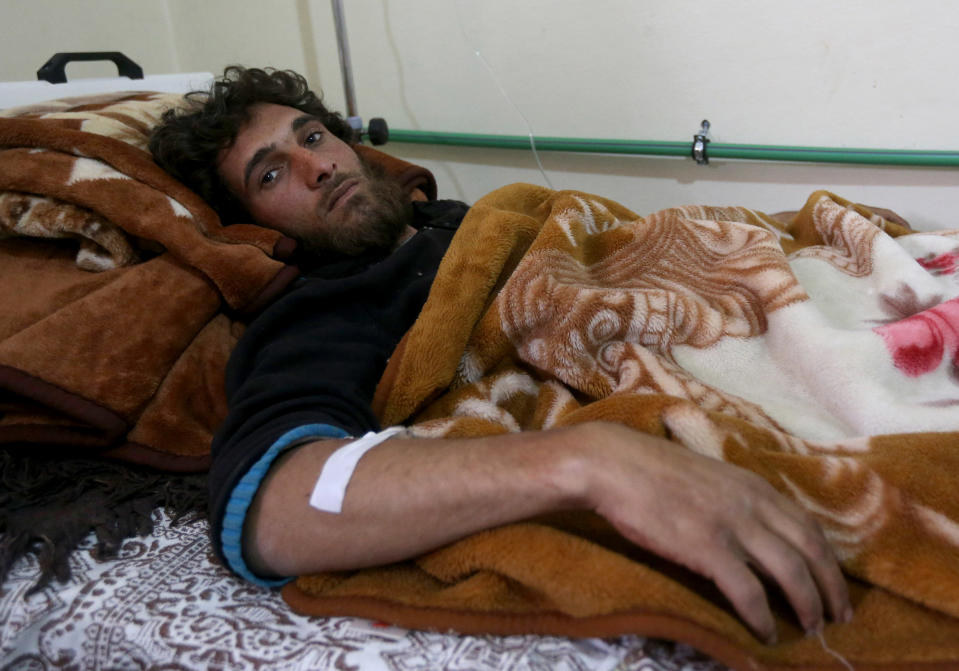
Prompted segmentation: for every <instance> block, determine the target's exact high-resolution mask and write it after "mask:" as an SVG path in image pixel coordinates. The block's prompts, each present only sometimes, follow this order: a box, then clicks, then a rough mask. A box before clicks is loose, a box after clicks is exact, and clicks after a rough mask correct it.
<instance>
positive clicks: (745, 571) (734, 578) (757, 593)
mask: <svg viewBox="0 0 959 671" xmlns="http://www.w3.org/2000/svg"><path fill="white" fill-rule="evenodd" d="M705 574H706V575H707V576H708V577H709V578H711V579H712V581H713V582H714V583H716V587H718V588H719V591H721V592H722V593H723V594H724V595H725V596H726V598H727V599H729V602H730V603H731V604H732V605H733V608H734V609H735V610H736V612H737V613H739V616H740V617H741V618H742V619H743V620H744V621H745V622H746V624H748V625H749V626H750V627H751V628H752V630H753V631H754V632H756V634H758V635H759V637H760V638H762V639H763V640H764V641H766V643H768V644H770V645H772V644H774V643H776V640H777V639H776V621H775V620H774V619H773V613H772V610H770V608H769V599H768V598H767V597H766V590H764V589H763V585H762V583H761V582H760V581H759V578H757V577H756V574H755V573H753V572H752V571H751V570H749V567H748V566H747V565H746V562H745V561H744V560H743V559H740V558H739V557H736V556H735V555H734V554H733V553H731V552H729V553H723V554H721V555H714V556H713V558H712V561H711V562H710V567H709V569H708V570H707V571H705Z"/></svg>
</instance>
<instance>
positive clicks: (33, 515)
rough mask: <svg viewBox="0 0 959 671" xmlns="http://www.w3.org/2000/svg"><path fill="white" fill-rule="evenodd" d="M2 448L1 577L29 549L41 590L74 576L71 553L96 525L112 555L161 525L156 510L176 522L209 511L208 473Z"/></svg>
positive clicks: (101, 548)
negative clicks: (35, 561)
mask: <svg viewBox="0 0 959 671" xmlns="http://www.w3.org/2000/svg"><path fill="white" fill-rule="evenodd" d="M32 452H33V455H31V454H27V453H26V452H25V451H18V450H9V449H3V450H0V583H2V581H3V580H4V579H5V578H6V576H7V573H8V572H9V571H10V569H11V568H12V566H13V564H14V563H15V562H16V561H17V560H18V559H20V558H21V557H23V556H26V555H29V554H33V555H36V557H37V559H38V561H39V563H40V568H41V574H40V577H39V579H38V581H37V584H36V585H35V586H34V587H33V590H34V591H35V590H38V589H42V588H43V587H45V586H46V585H48V584H49V583H50V581H51V580H52V579H54V578H56V579H57V580H58V581H61V582H63V581H66V580H68V579H69V577H70V565H69V562H68V556H69V554H70V552H71V551H72V550H74V549H75V548H76V547H77V545H78V544H79V543H80V541H82V540H83V539H84V538H85V537H86V536H87V535H88V534H89V533H90V532H93V533H95V534H96V546H95V548H94V553H95V555H96V556H97V557H101V558H109V557H113V556H115V555H116V554H117V552H118V551H119V549H120V547H121V546H122V544H123V542H124V541H125V540H126V539H128V538H132V537H134V536H144V535H148V534H150V533H151V532H152V530H153V517H152V512H153V510H154V509H156V508H165V509H166V511H167V512H168V514H170V516H171V517H172V518H173V519H174V523H176V522H182V521H185V520H187V519H194V518H195V517H196V516H202V515H205V514H206V502H207V493H206V475H205V474H182V473H160V472H157V471H156V470H152V469H148V468H144V467H139V466H134V465H129V464H123V463H119V462H112V461H105V460H94V459H70V458H64V457H62V456H56V455H47V456H45V457H43V458H39V457H36V456H34V455H35V454H36V450H33V451H32Z"/></svg>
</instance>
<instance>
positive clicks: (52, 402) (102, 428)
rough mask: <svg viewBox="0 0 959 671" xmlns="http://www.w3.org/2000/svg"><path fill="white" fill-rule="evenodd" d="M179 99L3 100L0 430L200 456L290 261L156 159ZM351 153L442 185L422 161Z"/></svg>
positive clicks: (22, 436) (80, 446) (78, 449)
mask: <svg viewBox="0 0 959 671" xmlns="http://www.w3.org/2000/svg"><path fill="white" fill-rule="evenodd" d="M184 104H186V103H185V102H184V98H183V97H182V96H180V95H176V94H158V93H136V92H134V93H129V92H128V93H120V94H106V95H98V96H91V97H85V98H74V99H65V100H61V101H53V102H50V103H43V104H41V105H35V106H29V107H24V108H18V109H14V110H7V111H5V112H3V114H2V115H0V305H2V306H3V319H2V320H0V445H4V444H28V445H32V446H34V448H35V449H37V450H41V449H46V448H48V447H50V446H66V447H69V448H70V449H71V450H73V451H74V452H75V455H74V456H81V455H83V454H93V453H97V454H107V455H109V456H112V457H117V458H121V459H126V460H129V461H135V462H141V463H145V464H148V465H151V466H155V467H158V468H162V469H167V470H191V471H196V470H203V469H205V467H206V466H207V465H208V462H209V447H210V441H211V438H212V434H213V431H214V430H215V429H216V427H217V426H218V425H219V424H220V422H221V421H222V420H223V418H224V417H225V414H226V401H225V395H224V392H223V373H224V369H225V366H226V361H227V358H228V356H229V353H230V351H231V349H232V348H233V346H234V344H235V343H236V340H237V338H238V337H239V334H240V332H241V330H242V323H243V318H244V317H247V316H249V315H252V314H255V313H256V312H257V310H259V309H260V308H261V307H262V306H264V305H265V304H267V303H268V302H269V301H270V300H271V299H272V298H273V297H274V296H276V295H277V294H278V293H279V292H280V291H282V290H283V289H284V288H285V287H286V286H287V285H288V284H289V282H290V281H292V280H293V279H294V278H295V277H296V276H297V275H298V271H297V269H296V268H295V267H293V266H292V265H289V264H288V262H287V261H288V259H289V258H290V254H291V252H292V251H293V249H294V246H295V245H294V243H293V241H292V240H290V239H289V238H286V237H284V236H282V235H281V234H280V233H278V232H277V231H274V230H270V229H266V228H261V227H259V226H253V225H248V224H234V225H231V226H223V225H221V223H220V221H219V219H218V218H217V216H216V214H215V213H214V212H213V210H212V209H210V207H209V206H208V205H206V203H204V202H203V201H202V200H201V199H200V198H199V197H198V196H197V195H196V194H194V193H193V192H192V191H190V190H189V189H187V188H186V187H184V186H183V185H182V184H180V183H179V182H177V181H176V180H174V179H173V178H171V177H170V176H169V175H167V174H166V172H164V171H163V170H161V169H160V168H159V167H158V166H157V165H156V164H155V163H154V162H153V160H152V158H151V156H150V154H149V153H148V152H147V151H146V146H147V140H148V137H149V132H150V129H151V128H152V127H153V125H154V124H155V123H156V122H157V120H158V119H159V118H160V116H161V115H162V113H163V111H165V110H166V109H169V108H171V107H174V106H178V105H184ZM358 151H360V152H362V153H363V154H364V155H365V156H366V157H367V158H368V159H369V160H372V161H374V162H379V163H381V164H382V165H383V167H384V168H385V169H386V171H387V173H388V174H390V175H392V176H393V177H395V178H396V179H398V180H399V181H400V183H401V184H402V185H403V186H404V187H405V188H407V189H408V190H409V191H410V192H411V193H413V192H415V193H414V197H417V196H416V194H418V195H419V197H435V193H436V184H435V181H433V178H432V175H430V174H429V172H428V171H426V170H424V169H422V168H419V167H417V166H413V165H411V164H409V163H406V162H405V161H401V160H399V159H394V158H392V157H389V156H387V155H386V154H383V153H381V152H378V151H376V150H373V149H370V148H367V147H360V148H358ZM77 241H79V243H78V242H77ZM90 271H98V272H90Z"/></svg>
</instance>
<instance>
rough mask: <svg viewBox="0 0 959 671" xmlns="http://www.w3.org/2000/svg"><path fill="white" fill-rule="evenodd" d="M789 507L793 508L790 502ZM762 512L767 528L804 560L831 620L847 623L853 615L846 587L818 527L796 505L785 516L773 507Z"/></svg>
mask: <svg viewBox="0 0 959 671" xmlns="http://www.w3.org/2000/svg"><path fill="white" fill-rule="evenodd" d="M789 505H793V504H792V502H791V501H790V502H789ZM763 513H764V515H765V516H766V519H767V524H768V526H769V527H770V528H771V529H773V530H774V531H775V532H776V533H777V534H779V535H780V536H781V537H782V538H783V539H785V540H786V541H787V542H788V543H789V544H790V545H792V546H793V547H794V548H796V550H797V551H798V552H799V553H800V554H801V555H802V556H803V557H804V558H805V560H806V565H807V566H808V567H809V570H810V572H811V573H812V576H813V579H814V580H815V581H816V584H817V585H819V591H820V594H822V596H823V597H824V600H825V602H826V605H827V607H828V608H829V613H830V615H831V616H832V619H833V620H835V621H836V622H847V621H848V620H849V618H850V616H851V615H852V607H851V606H850V603H849V588H848V585H847V584H846V579H845V578H844V577H843V574H842V570H841V569H840V567H839V562H838V561H837V560H836V555H835V553H834V552H833V551H832V548H831V547H830V546H829V542H828V541H827V540H826V537H825V536H824V535H823V533H822V530H821V529H820V528H819V525H818V524H816V522H815V520H813V519H812V517H811V516H809V515H808V514H807V513H806V512H805V511H803V510H802V509H801V508H799V507H798V506H795V511H788V512H786V513H784V511H782V510H781V509H779V508H778V507H776V506H770V507H769V509H768V510H764V511H763Z"/></svg>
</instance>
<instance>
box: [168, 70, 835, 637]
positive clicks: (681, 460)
mask: <svg viewBox="0 0 959 671" xmlns="http://www.w3.org/2000/svg"><path fill="white" fill-rule="evenodd" d="M200 99H201V100H204V101H205V102H204V104H203V105H202V107H199V108H197V109H195V110H192V111H189V112H181V113H180V115H179V116H178V115H176V114H175V113H173V112H171V113H168V114H167V116H166V117H165V118H164V121H163V123H162V124H161V125H160V126H159V127H158V128H157V129H156V130H155V132H154V135H153V137H152V139H151V143H150V148H151V151H152V152H153V154H154V156H155V158H156V160H157V162H158V163H159V164H160V165H161V166H163V167H164V168H165V169H166V170H168V171H169V172H170V173H171V174H173V175H174V176H175V177H177V178H178V179H179V180H181V181H182V182H184V183H185V184H186V185H187V186H189V187H191V188H193V189H194V190H195V191H196V192H197V193H199V194H200V195H201V196H203V197H204V198H205V199H206V200H207V201H208V202H209V203H210V204H211V205H213V207H214V208H215V209H216V210H217V211H218V213H219V214H220V216H221V218H222V219H223V221H224V222H234V221H242V220H247V221H249V220H252V221H254V222H256V223H258V224H260V225H263V226H268V227H272V228H275V229H277V230H278V231H280V232H282V233H284V234H286V235H288V236H290V237H293V238H295V239H297V240H298V241H299V242H300V244H301V247H302V248H303V249H305V250H307V252H308V253H309V255H310V258H311V262H310V264H309V265H308V266H307V267H306V268H305V270H304V273H303V276H302V277H301V278H300V279H299V280H298V282H297V283H296V284H295V285H294V287H293V288H292V289H291V290H290V291H289V292H288V293H287V294H286V295H285V296H283V297H282V298H281V299H279V300H278V301H277V302H276V303H275V304H274V305H272V306H271V307H270V308H268V309H267V310H265V311H264V312H263V313H262V314H261V315H260V316H258V317H257V318H256V319H255V320H254V321H253V322H252V324H251V325H250V327H249V328H248V329H247V331H246V333H245V335H244V337H243V338H242V340H241V342H240V344H239V345H238V347H237V348H236V350H235V352H234V354H233V357H232V359H231V362H230V365H229V368H228V371H227V381H226V383H227V392H228V396H229V399H230V411H229V416H228V418H227V420H226V422H225V424H224V425H223V426H222V428H221V429H220V431H219V433H218V435H217V436H216V439H215V441H214V445H213V465H212V468H211V472H210V492H211V523H212V526H213V538H214V543H215V545H216V546H217V550H218V552H219V553H220V556H221V557H222V558H223V559H224V560H225V562H226V563H227V564H228V565H229V566H230V567H231V568H232V569H233V570H234V571H236V572H237V573H239V574H240V575H242V576H244V577H245V578H247V579H249V580H251V581H255V582H257V583H260V584H265V585H278V584H281V583H282V582H284V579H285V577H286V576H296V575H302V574H308V573H316V572H321V571H330V570H345V569H357V568H363V567H367V566H374V565H379V564H385V563H389V562H395V561H399V560H403V559H406V558H409V557H413V556H416V555H419V554H422V553H424V552H427V551H430V550H432V549H435V548H437V547H439V546H442V545H444V544H447V543H450V542H452V541H455V540H457V539H460V538H463V537H465V536H467V535H469V534H472V533H475V532H478V531H481V530H484V529H488V528H492V527H495V526H499V525H503V524H506V523H510V522H514V521H519V520H524V519H528V518H530V517H533V516H536V515H539V514H544V513H550V512H555V511H561V510H573V509H583V510H592V511H596V512H597V513H599V514H600V515H602V516H603V517H605V518H606V519H607V520H608V521H609V522H610V523H612V524H613V525H614V526H615V527H616V529H617V530H618V531H619V532H620V533H621V534H622V535H623V536H625V537H626V538H628V539H630V540H631V541H632V542H634V543H636V544H638V545H640V546H642V547H644V548H646V549H647V550H650V551H652V552H654V553H657V554H660V555H662V556H664V557H666V558H667V559H670V560H672V561H675V562H678V563H680V564H683V565H685V566H686V567H688V568H690V569H692V570H693V571H696V572H698V573H700V574H702V575H704V576H706V577H708V578H709V579H711V580H713V581H714V582H715V584H716V585H717V586H718V588H719V589H720V590H721V591H722V592H723V594H725V596H726V597H727V598H728V599H729V601H730V602H731V603H732V604H733V606H734V607H735V609H736V610H737V612H738V613H739V614H740V616H741V617H742V618H743V619H744V620H745V621H746V622H747V623H748V624H749V625H750V626H751V627H752V628H753V629H754V630H755V631H756V632H757V633H758V634H759V635H760V636H762V637H764V638H765V639H767V640H770V641H772V640H773V639H774V636H775V625H774V620H773V616H772V612H771V609H770V606H769V602H768V599H767V596H766V593H765V590H764V587H763V584H762V582H761V580H760V577H759V576H763V577H764V578H767V579H770V580H772V581H773V582H774V583H776V584H778V586H779V587H780V588H781V589H782V591H783V593H784V594H785V595H786V597H787V599H788V601H789V602H790V603H791V605H792V608H793V609H794V610H795V612H796V615H797V617H798V620H799V623H800V624H801V626H802V627H804V628H805V629H806V630H807V631H810V632H812V631H817V630H818V629H819V628H821V627H822V626H823V623H824V620H825V619H826V618H832V619H833V620H836V621H840V622H845V621H848V620H849V619H850V618H851V616H852V611H851V606H850V602H849V599H848V596H847V591H846V584H845V582H844V579H843V577H842V575H841V573H840V569H839V566H838V564H837V561H836V558H835V557H834V556H833V553H832V551H831V549H830V548H829V546H828V545H827V542H826V540H825V538H824V536H823V534H822V532H821V530H820V529H819V528H818V526H817V525H816V523H815V522H814V521H813V519H812V518H811V517H810V516H809V515H808V514H807V513H806V512H805V511H803V510H802V509H800V508H799V507H798V506H797V505H795V504H794V503H792V502H791V501H790V500H788V499H787V498H785V497H784V496H782V495H781V494H779V493H778V492H777V491H776V490H775V489H774V488H773V487H772V486H771V485H769V484H768V483H767V482H766V481H765V480H763V479H761V478H760V477H758V476H756V475H754V474H753V473H751V472H748V471H746V470H743V469H741V468H739V467H737V466H734V465H731V464H728V463H724V462H722V461H719V460H715V459H711V458H708V457H705V456H701V455H698V454H696V453H694V452H692V451H690V450H686V449H676V446H675V445H674V444H672V443H671V442H669V441H667V440H665V439H663V438H659V437H656V436H653V435H649V434H644V433H640V432H637V431H635V430H633V429H630V428H627V427H626V426H623V425H620V424H615V423H607V422H591V423H585V424H580V425H576V426H570V427H564V428H559V429H551V430H544V431H528V432H519V433H512V434H507V435H499V436H493V437H484V438H470V439H458V440H450V439H418V438H408V439H403V440H399V439H397V437H395V436H394V433H396V432H397V431H400V430H399V429H388V430H386V431H380V428H381V427H380V426H379V425H378V422H377V420H376V418H375V416H374V413H373V411H372V409H371V407H370V404H371V400H372V396H373V390H374V389H375V387H376V385H377V382H378V380H379V379H380V377H381V375H382V373H383V371H384V368H385V366H386V363H387V360H388V359H389V357H390V355H391V353H392V352H393V350H394V348H395V347H396V345H397V343H398V342H399V341H400V339H401V337H402V336H403V335H404V333H405V332H406V331H407V330H408V329H409V328H410V326H411V325H412V324H413V322H414V320H415V319H416V318H417V315H418V314H419V312H420V310H421V308H422V306H423V304H424V302H425V301H426V297H427V294H428V292H429V289H430V285H431V282H432V280H433V277H434V275H435V273H436V270H437V266H438V264H439V262H440V260H441V259H442V258H443V255H444V253H445V252H446V249H447V246H448V245H449V244H450V241H451V239H452V237H453V234H454V232H455V231H456V229H457V226H458V225H459V223H460V221H461V219H462V218H463V216H464V215H465V213H466V211H467V206H466V205H464V204H463V203H460V202H455V201H443V200H440V201H433V202H426V203H420V202H415V203H411V202H410V200H409V198H408V196H407V194H405V193H404V192H403V191H402V190H401V189H400V188H399V186H398V185H397V184H395V183H394V182H393V181H391V180H390V179H388V178H387V177H385V176H384V175H383V174H381V173H380V172H379V171H377V170H375V169H373V168H371V166H369V165H367V164H366V163H365V162H364V161H363V160H361V158H360V157H359V156H358V155H357V153H356V152H355V151H354V150H353V149H352V148H351V146H350V144H348V142H347V140H348V139H349V138H350V137H351V132H352V131H351V129H350V128H349V126H348V125H347V124H346V123H345V122H344V120H343V119H342V118H341V117H340V116H339V115H337V114H335V113H332V112H330V111H329V110H327V109H326V108H325V107H324V106H323V105H322V104H321V103H320V101H319V99H318V97H317V96H316V95H314V94H313V93H312V92H311V91H310V90H309V89H308V86H307V83H306V81H305V79H304V78H302V77H300V76H299V75H296V74H294V73H290V72H279V71H269V70H268V71H264V70H259V69H245V68H240V67H232V68H228V69H227V72H226V73H225V75H224V77H223V78H222V79H221V80H219V81H217V82H216V83H215V84H214V86H213V87H212V89H211V93H210V94H208V95H203V96H200ZM371 432H372V433H373V435H369V434H370V433H371ZM376 432H379V433H376ZM391 436H393V439H390V438H391ZM367 450H368V451H367ZM361 457H362V458H361ZM321 473H322V476H321ZM347 485H348V486H347Z"/></svg>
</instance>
